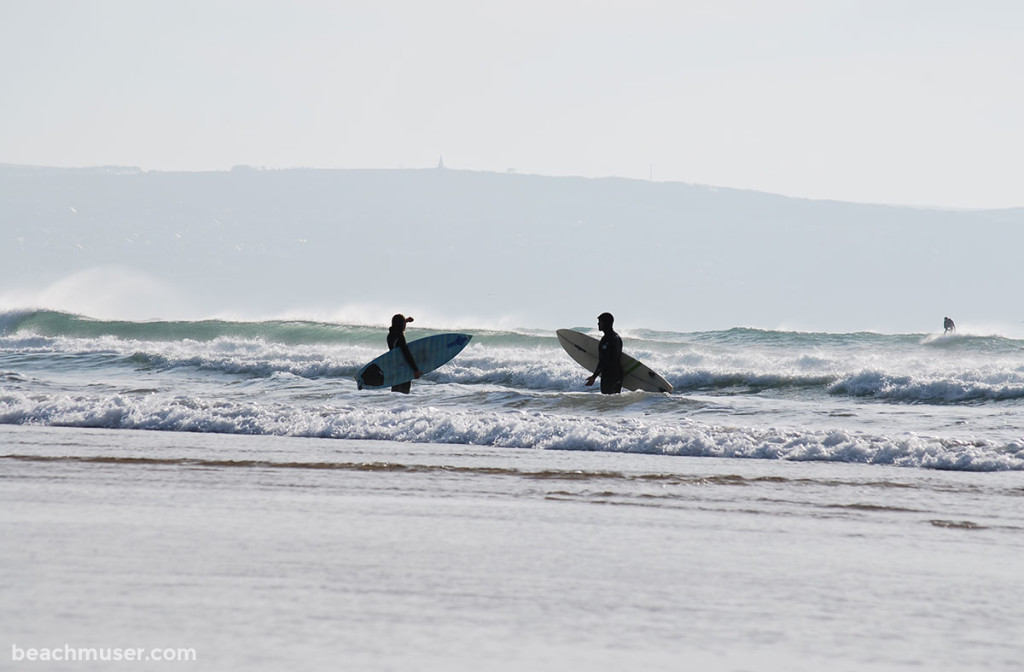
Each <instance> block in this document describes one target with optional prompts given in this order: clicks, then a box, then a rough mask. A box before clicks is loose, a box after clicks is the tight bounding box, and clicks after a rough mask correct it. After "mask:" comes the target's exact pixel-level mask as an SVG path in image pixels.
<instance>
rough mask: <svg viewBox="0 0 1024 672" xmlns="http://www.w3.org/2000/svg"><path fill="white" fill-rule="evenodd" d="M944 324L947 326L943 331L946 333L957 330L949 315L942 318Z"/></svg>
mask: <svg viewBox="0 0 1024 672" xmlns="http://www.w3.org/2000/svg"><path fill="white" fill-rule="evenodd" d="M942 326H943V327H944V328H945V331H943V332H942V333H944V334H948V333H949V332H951V331H956V325H955V324H953V320H951V319H949V318H948V317H947V318H944V319H943V320H942Z"/></svg>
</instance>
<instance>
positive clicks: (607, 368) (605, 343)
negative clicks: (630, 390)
mask: <svg viewBox="0 0 1024 672" xmlns="http://www.w3.org/2000/svg"><path fill="white" fill-rule="evenodd" d="M614 323H615V318H614V317H612V314H611V313H601V314H600V315H598V316H597V328H598V329H600V330H601V333H603V334H604V336H602V337H601V343H600V344H599V345H598V350H597V352H598V354H597V369H595V370H594V375H592V376H591V377H590V378H587V387H590V386H591V385H593V384H594V381H596V380H597V377H598V376H600V377H601V394H618V393H619V392H622V362H621V357H622V339H621V338H619V335H618V334H616V333H615V330H614V329H613V328H612V325H613V324H614Z"/></svg>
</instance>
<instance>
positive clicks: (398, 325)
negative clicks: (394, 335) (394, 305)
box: [391, 313, 412, 332]
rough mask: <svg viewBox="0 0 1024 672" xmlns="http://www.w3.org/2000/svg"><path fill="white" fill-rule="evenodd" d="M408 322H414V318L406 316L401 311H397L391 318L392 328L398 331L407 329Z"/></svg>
mask: <svg viewBox="0 0 1024 672" xmlns="http://www.w3.org/2000/svg"><path fill="white" fill-rule="evenodd" d="M406 322H412V318H411V317H406V316H405V315H402V314H401V313H396V314H395V315H394V317H392V318H391V330H392V331H398V332H401V331H405V323H406Z"/></svg>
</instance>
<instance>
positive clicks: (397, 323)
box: [388, 313, 423, 394]
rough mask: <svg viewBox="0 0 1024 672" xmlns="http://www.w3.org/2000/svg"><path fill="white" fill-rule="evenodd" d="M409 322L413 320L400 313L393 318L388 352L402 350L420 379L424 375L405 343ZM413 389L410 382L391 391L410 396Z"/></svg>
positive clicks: (389, 330)
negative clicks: (396, 349) (406, 327)
mask: <svg viewBox="0 0 1024 672" xmlns="http://www.w3.org/2000/svg"><path fill="white" fill-rule="evenodd" d="M407 322H412V318H411V317H406V316H405V315H402V314H401V313H398V314H396V315H395V316H394V317H392V318H391V328H390V329H388V350H394V349H395V348H401V349H402V355H403V356H404V357H405V361H406V362H408V364H409V366H411V367H412V370H413V376H414V377H416V378H419V377H420V376H422V375H423V374H422V373H420V369H419V367H418V366H416V360H415V359H413V358H412V353H411V352H409V346H408V345H407V344H406V342H405V325H406V323H407ZM411 389H412V381H411V380H410V381H407V382H404V383H402V384H400V385H394V386H392V388H391V391H392V392H402V393H403V394H409V390H411Z"/></svg>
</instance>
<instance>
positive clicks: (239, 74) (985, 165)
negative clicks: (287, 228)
mask: <svg viewBox="0 0 1024 672" xmlns="http://www.w3.org/2000/svg"><path fill="white" fill-rule="evenodd" d="M0 59H2V62H3V64H4V65H3V68H0V163H20V164H33V165H51V166H92V165H108V164H117V165H132V166H140V167H142V168H144V169H149V170H220V169H226V168H230V167H231V166H233V165H236V164H249V165H254V166H265V167H268V168H269V167H274V168H288V167H317V168H397V167H432V166H434V165H436V164H437V161H438V158H439V157H440V156H442V155H443V156H444V161H445V164H446V165H447V166H448V167H450V168H460V169H468V170H489V171H505V170H508V169H514V170H517V171H518V172H522V173H539V174H545V175H582V176H588V177H603V176H609V175H614V176H621V177H629V178H638V179H648V178H650V177H653V179H655V180H658V181H681V182H694V183H701V184H712V185H720V186H729V187H737V188H748V189H759V190H764V191H772V192H777V193H782V194H786V195H790V196H802V197H810V198H832V199H841V200H852V201H872V202H885V203H899V204H918V205H936V206H951V207H1010V206H1024V190H1022V189H1021V184H1024V160H1022V158H1021V157H1022V156H1024V123H1022V122H1021V120H1022V119H1024V85H1022V79H1021V77H1022V73H1024V2H1020V0H970V1H968V0H955V1H953V0H763V1H759V2H758V1H752V0H747V1H744V0H665V1H651V0H622V1H618V0H616V1H604V2H583V1H569V0H540V1H534V0H514V1H508V2H504V1H501V2H488V1H486V0H467V1H465V2H462V1H453V0H431V1H429V2H424V1H422V0H407V1H402V0H383V1H380V0H373V1H364V2H354V1H346V0H341V1H337V0H334V1H324V2H312V1H285V0H281V1H278V2H268V1H266V0H238V1H226V0H166V1H160V2H156V1H153V2H149V1H146V0H110V1H99V0H96V1H92V0H67V1H56V0H0Z"/></svg>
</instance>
